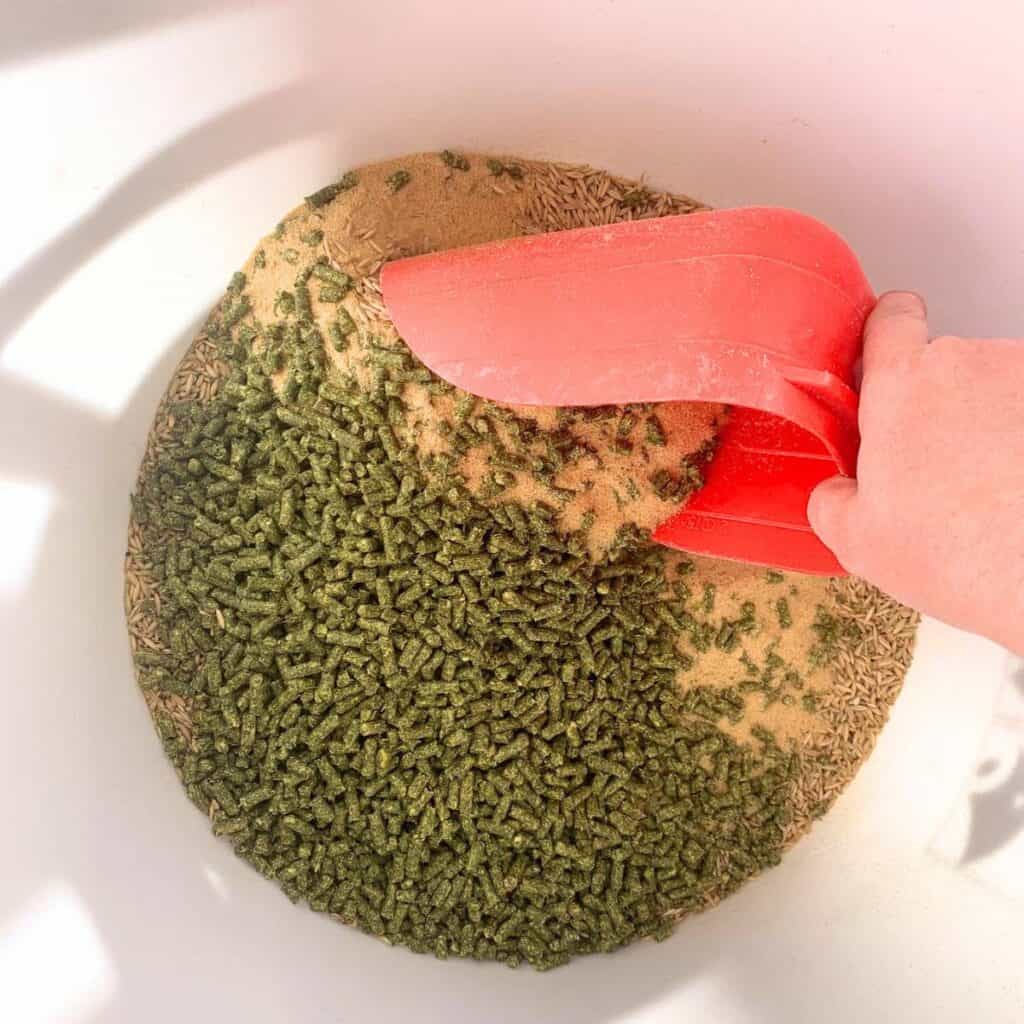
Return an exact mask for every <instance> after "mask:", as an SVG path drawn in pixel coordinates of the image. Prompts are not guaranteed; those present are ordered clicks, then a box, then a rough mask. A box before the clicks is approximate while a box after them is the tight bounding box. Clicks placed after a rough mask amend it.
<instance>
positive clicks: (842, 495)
mask: <svg viewBox="0 0 1024 1024" xmlns="http://www.w3.org/2000/svg"><path fill="white" fill-rule="evenodd" d="M856 512H857V481H856V480H851V479H850V478H849V477H845V476H834V477H831V478H829V479H828V480H823V481H822V482H821V483H820V484H818V486H817V487H815V488H814V490H813V491H812V492H811V497H810V500H809V501H808V502H807V520H808V522H809V523H810V524H811V528H812V529H813V530H814V532H815V533H816V534H817V535H818V537H819V538H820V539H821V540H822V541H823V542H824V543H825V545H826V546H827V547H828V548H830V549H831V551H832V553H833V554H834V555H835V556H836V558H838V559H839V562H840V564H841V565H842V566H843V568H844V569H851V568H852V567H851V564H850V563H851V562H852V561H854V560H855V559H854V553H855V550H856V548H857V529H856V523H855V519H856Z"/></svg>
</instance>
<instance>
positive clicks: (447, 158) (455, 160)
mask: <svg viewBox="0 0 1024 1024" xmlns="http://www.w3.org/2000/svg"><path fill="white" fill-rule="evenodd" d="M440 155H441V161H442V162H443V163H444V165H445V166H446V167H450V168H451V169H452V170H453V171H468V170H469V161H468V160H467V159H466V157H464V156H463V155H462V154H461V153H453V152H452V151H451V150H450V149H442V150H441V154H440Z"/></svg>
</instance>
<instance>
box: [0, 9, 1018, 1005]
mask: <svg viewBox="0 0 1024 1024" xmlns="http://www.w3.org/2000/svg"><path fill="white" fill-rule="evenodd" d="M1022 29H1024V15H1022V14H1021V13H1020V8H1019V5H1017V4H1013V3H1010V2H1005V3H998V2H988V3H986V2H980V3H975V4H973V5H971V6H970V8H969V9H968V8H963V7H962V5H960V4H954V3H944V2H943V0H931V2H929V3H925V2H923V0H922V2H904V3H893V2H892V0H863V2H862V3H861V4H859V5H856V8H855V7H854V6H852V5H849V4H839V3H828V2H827V0H826V2H824V3H823V2H822V0H816V2H812V0H807V2H804V0H788V2H781V3H773V4H762V3H759V2H757V0H743V2H733V3H724V4H723V3H705V2H690V3H679V2H675V3H670V2H664V3H657V2H647V3H642V2H634V3H627V2H625V0H600V2H594V0H592V2H589V3H574V2H565V0H562V2H560V0H547V2H541V0H536V2H535V0H519V2H518V3H516V4H512V5H505V6H501V5H498V6H495V5H494V4H488V3H480V2H477V3H468V2H464V0H436V2H434V3H431V4H426V3H414V2H407V3H401V2H398V0H373V2H367V3H363V4H359V5H356V4H352V3H308V4H303V3H288V4H286V3H273V2H263V3H250V4H243V3H236V2H229V0H221V2H219V3H207V4H203V3H199V2H197V0H178V2H177V3H173V2H168V0H132V2H130V3H129V2H124V3H100V2H99V0H80V2H78V3H76V4H73V5H71V4H68V5H65V4H60V5H55V4H46V3H43V2H39V0H37V2H35V3H27V2H22V0H8V3H7V5H6V6H5V7H4V8H3V9H2V10H0V110H2V111H3V118H4V122H5V133H4V134H5V140H6V143H7V145H6V147H5V149H6V155H5V157H4V163H3V167H4V170H3V197H2V199H0V203H2V205H3V216H2V218H0V224H2V226H3V236H2V237H3V240H4V245H3V247H2V249H0V346H2V351H0V424H2V427H0V516H2V520H3V523H2V526H3V528H2V530H0V623H2V625H0V628H2V630H3V647H2V651H3V653H4V655H5V659H4V660H5V669H4V671H3V674H2V678H3V680H4V691H3V692H4V704H3V708H2V711H0V730H2V733H3V735H2V741H3V742H2V746H0V764H2V769H3V779H4V791H5V793H4V800H3V817H2V821H3V839H2V841H0V1021H4V1022H5V1024H6V1022H11V1024H29V1022H48V1024H49V1022H58V1021H59V1022H62V1024H63V1022H67V1024H107V1022H110V1024H114V1022H116V1024H138V1022H143V1021H144V1022H146V1024H162V1022H171V1021H175V1022H177V1021H183V1020H188V1021H197V1022H207V1021H209V1022H214V1021H218V1022H219V1021H223V1022H234V1021H246V1022H248V1024H264V1022H266V1024H279V1022H284V1021H295V1022H302V1024H305V1022H342V1021H374V1022H376V1024H388V1022H392V1021H394V1022H399V1021H400V1022H402V1024H409V1022H418V1021H425V1022H426V1021H445V1022H467V1024H468V1022H477V1021H490V1022H506V1021H507V1022H524V1024H525V1022H531V1024H533V1022H548V1021H552V1022H563V1021H564V1022H567V1024H574V1022H580V1024H584V1022H585V1024H626V1022H630V1024H639V1022H644V1024H648V1022H650V1024H667V1022H670V1021H677V1020H683V1019H685V1020H698V1021H702V1020H710V1021H715V1022H717V1024H746V1022H786V1024H794V1022H802V1021H808V1022H818V1021H825V1020H828V1021H832V1022H860V1021H873V1020H903V1021H928V1022H940V1021H951V1022H952V1021H956V1022H960V1021H968V1020H978V1021H985V1022H988V1024H994V1022H1001V1021H1007V1022H1009V1021H1019V1020H1021V1019H1022V1017H1024V970H1022V967H1021V957H1020V950H1021V949H1022V948H1024V840H1022V838H1021V834H1020V833H1021V829H1022V828H1024V813H1022V811H1021V803H1022V802H1024V768H1022V767H1020V766H1021V764H1024V762H1021V761H1020V760H1019V759H1020V758H1021V756H1022V755H1021V751H1022V750H1024V732H1021V731H1015V728H1016V729H1018V730H1020V729H1022V728H1024V727H1020V726H1017V727H1015V726H1014V725H1013V718H1014V716H1017V717H1019V718H1020V719H1021V720H1022V721H1024V711H1022V710H1021V709H1020V706H1018V705H1014V704H1013V701H1014V700H1017V701H1019V703H1020V705H1024V695H1021V691H1022V690H1024V682H1022V677H1021V675H1020V674H1017V676H1016V684H1014V683H1013V682H1012V677H1013V673H1015V672H1017V673H1019V668H1018V667H1016V663H1015V662H1014V661H1013V660H1012V659H1011V658H1010V657H1009V656H1008V655H1006V654H1005V653H1004V652H1002V651H1000V650H998V649H996V648H994V647H992V646H991V645H989V644H986V643H984V642H982V641H979V640H976V639H973V638H970V637H966V636H964V635H962V634H958V633H956V632H955V631H953V630H950V629H947V628H945V627H941V626H938V625H936V624H934V623H927V624H925V626H924V627H923V628H922V630H921V635H920V647H919V651H918V655H917V657H916V659H915V663H914V667H913V670H912V672H911V675H910V678H909V679H908V682H907V685H906V689H905V692H904V694H903V695H902V696H901V698H900V700H899V702H898V704H897V706H896V708H895V710H894V712H893V716H892V721H891V724H890V725H889V726H888V727H887V728H886V730H885V732H884V734H883V735H882V738H881V741H880V742H879V745H878V748H877V751H876V753H875V754H874V755H873V757H872V758H871V760H870V762H869V763H868V765H867V767H866V768H865V769H864V770H863V771H862V772H861V774H860V776H859V777H858V778H857V780H856V782H855V783H854V785H853V786H852V787H851V788H850V790H849V791H848V793H847V794H846V795H845V796H844V797H843V798H842V799H841V800H840V802H839V804H838V806H837V807H836V808H835V810H834V811H833V812H832V813H831V814H830V815H829V816H828V818H827V819H826V820H825V821H824V822H822V823H821V824H819V825H818V826H817V827H816V828H815V830H814V832H813V833H812V835H811V836H810V837H809V838H807V839H805V840H804V841H803V842H802V843H800V844H799V846H798V847H797V848H796V849H795V850H794V851H792V853H791V854H790V855H789V856H788V857H787V858H786V860H785V862H784V863H783V865H782V866H781V867H780V868H778V869H776V870H774V871H772V872H770V873H769V874H767V875H765V876H764V877H762V878H760V879H758V880H756V881H755V882H753V883H751V884H750V885H748V886H747V887H746V888H745V889H743V890H742V891H741V892H740V893H739V894H738V895H736V896H735V897H733V898H731V899H730V900H728V901H727V902H726V903H725V904H724V905H722V906H721V907H720V908H719V909H716V910H715V911H713V912H712V913H710V914H707V915H705V916H703V917H700V918H696V919H693V920H691V921H689V922H687V923H686V924H685V925H684V926H683V927H682V928H681V929H680V930H679V932H678V933H677V935H676V936H675V937H674V938H673V939H672V940H671V941H668V942H666V943H663V944H661V945H654V944H642V945H638V946H634V947H632V948H630V949H627V950H625V951H623V952H621V953H618V954H616V955H614V956H611V957H591V958H588V959H585V960H581V961H576V962H574V963H573V964H571V965H570V966H569V967H567V968H563V969H561V970H558V971H555V972H553V973H550V974H544V975H541V974H536V973H534V972H532V971H530V970H526V969H523V970H520V971H518V972H510V971H508V970H507V969H505V968H503V967H499V966H494V965H477V964H472V963H464V962H454V961H453V962H448V963H440V962H438V961H435V960H433V959H430V958H425V957H417V956H414V955H412V954H410V953H408V952H406V951H404V950H402V949H394V948H389V947H387V946H385V945H383V944H381V943H379V942H376V941H374V940H372V939H370V938H367V937H365V936H363V935H361V934H358V933H356V932H354V931H351V930H349V929H347V928H344V927H341V926H339V925H337V924H335V923H334V922H332V921H330V920H328V919H327V918H325V917H321V916H318V915H315V914H313V913H310V912H309V911H307V910H303V909H299V908H296V907H293V906H292V905H291V904H289V903H288V902H287V900H285V899H284V897H283V896H281V894H280V893H279V892H278V890H277V889H276V888H275V887H274V886H271V885H269V884H268V883H267V882H265V881H264V880H263V879H262V878H260V877H259V876H257V875H256V874H255V873H254V872H253V871H251V870H250V869H249V868H247V867H246V866H245V865H244V864H243V863H242V862H240V861H238V860H236V859H235V858H234V856H233V855H232V853H231V851H230V849H229V848H228V846H227V845H226V844H224V843H221V842H219V841H217V840H215V839H214V838H213V836H212V835H211V834H210V832H209V828H208V826H207V823H206V822H204V821H203V820H202V818H201V817H200V816H199V815H198V814H197V813H196V811H195V809H194V808H193V807H192V806H191V805H190V804H189V803H188V802H187V801H186V799H185V797H184V795H183V793H182V792H181V790H180V787H179V785H178V783H177V781H176V779H175V778H174V776H173V773H172V771H171V769H170V766H169V765H168V764H167V763H166V762H165V761H164V758H163V755H162V753H161V751H160V748H159V745H158V743H157V741H156V739H155V737H154V734H153V732H152V729H151V727H150V724H149V720H148V716H147V714H146V711H145V708H144V706H143V702H142V699H141V697H140V696H139V694H138V692H137V690H136V688H135V685H134V682H133V679H132V673H131V667H130V663H129V655H128V643H127V637H126V633H125V626H124V621H123V613H122V605H121V560H122V556H123V549H124V538H125V528H126V524H127V516H128V493H129V491H130V489H131V486H132V483H133V480H134V477H135V473H136V470H137V466H138V462H139V458H140V455H141V452H142V447H143V442H144V438H145V434H146V431H147V428H148V425H149V421H150V419H151V417H152V414H153V411H154V409H155V405H156V402H157V399H158V397H159V394H160V392H161V391H162V389H163V387H164V385H165V383H166V381H167V379H168V377H169V375H170V373H171V370H172V367H173V366H174V364H175V362H176V360H177V359H178V358H179V357H180V354H181V353H182V351H183V349H184V347H185V345H186V344H187V342H188V340H189V339H190V338H191V336H192V335H193V333H194V331H195V328H196V325H197V322H198V321H199V320H200V318H201V317H202V316H203V314H204V313H205V310H206V308H207V307H208V306H209V304H210V303H211V301H212V300H213V298H214V297H215V296H216V295H217V293H218V291H219V290H220V288H221V287H222V286H223V284H224V283H225V282H226V280H227V279H228V277H229V275H230V273H231V271H232V270H234V269H235V268H236V266H237V265H238V264H239V263H240V262H241V261H242V259H243V258H244V257H245V255H246V254H247V252H248V249H249V247H250V246H251V244H252V243H253V242H254V241H255V240H256V239H257V238H258V237H259V236H260V235H261V234H262V233H263V232H264V231H265V230H267V229H268V228H269V227H270V226H271V225H272V224H273V223H274V222H275V221H276V220H277V218H278V217H279V215H280V214H281V213H282V212H283V211H285V210H286V209H288V208H289V207H290V206H291V205H293V204H294V203H296V202H297V201H298V199H299V197H300V196H301V195H302V194H303V193H304V192H308V191H310V190H311V189H312V188H314V187H316V186H318V185H321V184H323V183H324V181H326V180H328V179H330V178H331V177H332V176H333V175H334V174H335V173H336V172H338V171H339V170H343V169H345V168H348V167H350V166H352V165H355V164H358V163H360V162H363V161H367V160H371V159H375V158H380V157H384V156H389V155H396V154H398V153H401V152H405V151H414V150H420V149H438V148H441V147H442V146H458V147H461V148H465V149H497V150H504V151H511V152H517V153H523V154H526V155H543V156H549V157H555V158H563V159H572V160H586V161H590V162H592V163H594V164H596V165H599V166H604V167H608V168H611V169H614V170H617V171H620V172H623V173H627V174H634V175H638V174H641V173H647V174H648V176H649V177H650V179H651V180H652V181H653V182H655V183H656V184H658V185H663V186H666V187H672V188H676V189H679V190H684V191H689V192H692V193H693V194H695V195H697V196H699V197H701V198H703V199H705V200H708V201H710V202H713V203H717V204H722V205H739V204H743V203H753V202H757V203H777V204H784V205H791V206H796V207H799V208H801V209H803V210H806V211H807V212H809V213H812V214H814V215H816V216H818V217H821V218H823V219H824V220H826V221H828V222H829V223H831V224H832V225H834V226H835V227H836V228H837V229H839V230H840V231H842V232H843V233H844V234H845V235H846V236H847V238H848V239H849V240H850V242H851V243H852V244H853V246H854V248H855V249H856V250H857V251H858V253H859V254H860V255H861V258H862V261H863V263H864V265H865V267H866V268H867V270H868V273H869V275H870V276H871V278H872V280H873V282H874V284H875V285H876V287H878V288H879V289H881V288H886V287H896V286H900V287H913V288H918V289H920V290H921V291H922V292H924V293H925V294H926V295H927V297H928V299H929V301H930V304H931V310H932V316H933V326H934V327H935V329H936V330H938V331H962V332H972V333H1008V334H1017V335H1020V334H1024V288H1021V287H1020V283H1019V282H1020V279H1021V267H1022V262H1024V257H1022V248H1021V238H1024V189H1021V186H1020V180H1021V176H1020V173H1019V169H1020V167H1021V165H1022V160H1024V131H1022V130H1021V128H1022V124H1021V116H1020V97H1021V96H1022V95H1024V63H1022V62H1021V60H1020V55H1019V39H1020V34H1021V30H1022ZM952 443H955V439H951V444H952ZM963 557H969V553H963ZM1015 687H1016V688H1015ZM1014 694H1016V695H1017V696H1016V697H1015V696H1014ZM999 702H1001V703H999ZM982 761H984V762H985V763H984V764H982V769H983V770H982V772H981V774H980V775H979V776H976V766H977V765H978V764H979V762H982ZM972 793H973V794H974V795H973V796H972V795H971V794H972ZM965 851H966V860H965V856H964V855H965Z"/></svg>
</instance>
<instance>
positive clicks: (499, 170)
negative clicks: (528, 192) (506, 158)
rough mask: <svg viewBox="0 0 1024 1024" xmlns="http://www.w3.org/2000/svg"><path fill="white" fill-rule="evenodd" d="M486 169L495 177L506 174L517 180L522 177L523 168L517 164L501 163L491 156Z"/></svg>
mask: <svg viewBox="0 0 1024 1024" xmlns="http://www.w3.org/2000/svg"><path fill="white" fill-rule="evenodd" d="M487 169H488V170H489V171H490V172H491V174H493V175H494V176H495V177H496V178H500V177H501V175H503V174H507V175H508V176H509V177H510V178H512V179H513V180H515V181H519V180H521V179H522V177H523V168H522V167H521V166H520V165H519V164H506V163H502V161H501V160H495V159H494V158H493V157H491V158H490V159H489V160H488V161H487Z"/></svg>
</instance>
